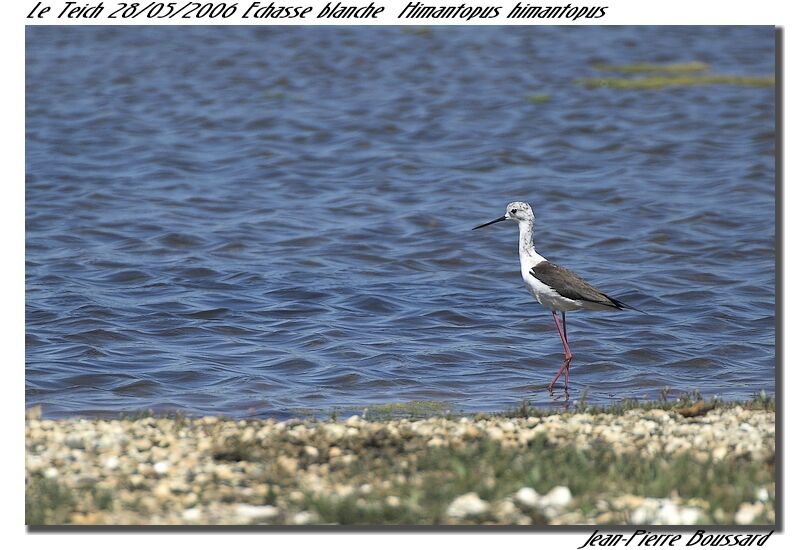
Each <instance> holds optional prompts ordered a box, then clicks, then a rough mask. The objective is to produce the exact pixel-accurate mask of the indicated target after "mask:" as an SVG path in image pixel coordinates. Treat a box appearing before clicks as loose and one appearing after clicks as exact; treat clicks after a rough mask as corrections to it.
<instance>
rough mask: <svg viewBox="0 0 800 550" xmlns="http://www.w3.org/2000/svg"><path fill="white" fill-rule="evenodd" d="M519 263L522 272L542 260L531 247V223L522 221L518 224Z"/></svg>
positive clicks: (533, 247) (534, 248)
mask: <svg viewBox="0 0 800 550" xmlns="http://www.w3.org/2000/svg"><path fill="white" fill-rule="evenodd" d="M519 261H520V263H521V264H522V269H523V271H527V270H529V269H530V268H531V267H533V266H535V265H536V264H538V263H539V262H543V261H544V258H543V257H542V256H540V255H539V254H538V253H537V252H536V247H535V246H534V245H533V222H529V221H523V222H520V223H519Z"/></svg>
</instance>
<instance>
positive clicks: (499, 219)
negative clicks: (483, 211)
mask: <svg viewBox="0 0 800 550" xmlns="http://www.w3.org/2000/svg"><path fill="white" fill-rule="evenodd" d="M504 221H506V217H505V215H503V216H500V217H499V218H497V219H496V220H492V221H490V222H486V223H484V224H481V225H479V226H478V227H473V228H472V230H473V231H475V230H476V229H480V228H481V227H486V226H487V225H492V224H493V223H497V222H504Z"/></svg>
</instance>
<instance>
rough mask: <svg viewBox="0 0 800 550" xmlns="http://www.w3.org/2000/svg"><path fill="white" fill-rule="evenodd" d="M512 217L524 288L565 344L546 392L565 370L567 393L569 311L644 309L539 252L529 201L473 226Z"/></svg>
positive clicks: (569, 359) (570, 358)
mask: <svg viewBox="0 0 800 550" xmlns="http://www.w3.org/2000/svg"><path fill="white" fill-rule="evenodd" d="M510 220H513V221H515V222H517V225H518V226H519V263H520V270H521V272H522V280H523V281H525V287H526V288H527V289H528V291H529V292H530V293H531V294H532V295H533V297H534V298H536V301H538V302H539V303H540V304H542V305H543V306H544V307H546V308H547V309H548V310H550V312H551V313H552V314H553V321H555V323H556V329H557V330H558V335H559V336H560V337H561V343H562V344H563V345H564V363H563V364H562V365H561V368H560V369H559V370H558V372H557V373H556V375H555V376H554V377H553V380H552V381H551V382H550V384H548V386H547V391H549V392H550V393H552V392H553V386H554V385H555V383H556V382H557V381H558V378H559V377H560V376H561V374H562V373H563V374H564V391H565V392H568V391H569V364H570V362H571V361H572V352H571V351H570V349H569V342H568V340H567V312H568V311H577V310H580V309H590V310H596V311H619V310H622V309H633V310H635V311H639V312H640V313H643V312H642V311H641V310H639V309H636V308H635V307H632V306H629V305H627V304H624V303H622V302H620V301H619V300H617V299H615V298H612V297H611V296H609V295H608V294H605V293H603V292H601V291H599V290H597V289H596V288H595V287H593V286H592V285H590V284H589V283H587V282H586V281H584V280H583V279H581V278H580V277H578V276H577V275H575V274H574V273H573V272H572V271H570V270H569V269H565V268H563V267H560V266H557V265H555V264H552V263H550V262H548V261H547V260H546V259H545V258H544V257H543V256H541V255H539V254H538V253H537V252H536V248H535V247H534V245H533V221H534V216H533V209H532V208H531V205H530V204H528V203H527V202H512V203H510V204H509V205H508V206H507V207H506V213H505V214H503V215H502V216H500V217H499V218H497V219H496V220H492V221H490V222H487V223H484V224H481V225H479V226H477V227H473V228H472V229H473V230H475V229H480V228H481V227H486V226H487V225H492V224H493V223H499V222H504V221H510ZM558 311H560V312H561V323H559V322H558V315H557V314H556V312H558Z"/></svg>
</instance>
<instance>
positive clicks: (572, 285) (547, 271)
mask: <svg viewBox="0 0 800 550" xmlns="http://www.w3.org/2000/svg"><path fill="white" fill-rule="evenodd" d="M531 275H533V276H534V277H536V278H537V279H539V280H540V281H541V282H543V283H544V284H546V285H547V286H549V287H550V288H552V289H553V290H555V291H556V292H558V293H559V294H560V295H562V296H563V297H565V298H569V299H570V300H582V301H584V302H594V303H597V304H602V305H604V306H608V307H611V308H615V309H624V308H628V307H630V306H628V305H626V304H624V303H622V302H620V301H619V300H616V299H614V298H612V297H611V296H609V295H608V294H605V293H603V292H600V291H599V290H597V289H596V288H595V287H593V286H592V285H590V284H589V283H587V282H586V281H584V280H583V279H581V278H580V277H579V276H578V275H576V274H575V273H573V272H572V271H570V270H569V269H567V268H564V267H561V266H558V265H556V264H553V263H550V262H539V263H538V264H536V265H535V266H533V267H532V268H531ZM631 309H635V308H631Z"/></svg>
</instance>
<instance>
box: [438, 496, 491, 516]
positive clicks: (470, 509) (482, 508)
mask: <svg viewBox="0 0 800 550" xmlns="http://www.w3.org/2000/svg"><path fill="white" fill-rule="evenodd" d="M488 510H489V505H488V504H487V503H486V501H484V500H481V498H480V497H479V496H478V494H477V493H466V494H464V495H461V496H460V497H457V498H456V499H455V500H453V502H451V503H450V506H448V507H447V515H448V516H450V517H451V518H457V519H463V518H468V517H475V516H481V515H483V514H485V513H486V512H487V511H488Z"/></svg>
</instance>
